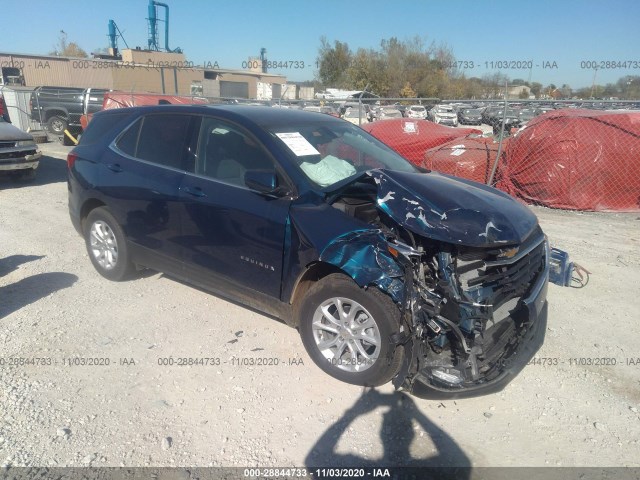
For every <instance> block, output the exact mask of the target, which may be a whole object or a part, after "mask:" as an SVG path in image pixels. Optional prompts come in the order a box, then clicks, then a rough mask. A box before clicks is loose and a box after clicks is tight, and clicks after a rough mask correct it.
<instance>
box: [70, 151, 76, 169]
mask: <svg viewBox="0 0 640 480" xmlns="http://www.w3.org/2000/svg"><path fill="white" fill-rule="evenodd" d="M76 158H78V155H76V154H75V153H73V152H70V153H69V155H67V168H68V169H69V170H71V169H72V168H73V164H74V163H76Z"/></svg>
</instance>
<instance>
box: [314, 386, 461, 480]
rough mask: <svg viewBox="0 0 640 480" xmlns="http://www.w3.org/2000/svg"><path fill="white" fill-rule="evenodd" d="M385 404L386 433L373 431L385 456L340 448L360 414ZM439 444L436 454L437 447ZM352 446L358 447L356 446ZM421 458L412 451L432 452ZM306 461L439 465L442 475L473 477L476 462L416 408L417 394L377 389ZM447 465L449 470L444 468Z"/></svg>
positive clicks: (321, 464) (365, 465) (437, 471)
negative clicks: (384, 391) (421, 435)
mask: <svg viewBox="0 0 640 480" xmlns="http://www.w3.org/2000/svg"><path fill="white" fill-rule="evenodd" d="M379 407H388V408H387V409H386V410H385V411H384V413H383V414H382V415H383V420H382V429H381V431H380V432H374V431H372V432H371V435H372V439H371V440H372V442H375V441H377V439H375V438H373V437H374V436H377V435H378V434H379V436H380V441H381V442H382V447H383V452H384V453H383V455H382V458H374V459H371V458H365V457H362V456H358V455H354V454H352V453H349V454H342V453H338V452H337V451H336V447H337V445H338V441H339V440H340V437H341V436H342V435H343V434H344V433H345V432H347V430H348V429H349V428H350V425H351V424H352V423H353V422H354V421H355V420H356V419H357V418H358V417H359V416H360V415H366V414H368V413H370V412H372V411H373V410H375V409H377V408H379ZM415 424H417V425H418V426H419V427H420V428H419V430H422V431H423V432H424V436H423V437H420V436H419V433H417V432H416V430H414V425H415ZM431 445H433V446H435V453H433V451H432V450H431ZM350 450H352V449H350ZM426 450H429V451H430V452H431V453H430V454H425V455H424V456H420V457H418V458H416V457H414V456H413V455H412V453H411V451H414V452H417V451H426ZM305 463H306V465H307V466H308V467H309V468H311V469H313V468H315V467H328V466H331V467H355V468H357V467H360V468H377V467H387V468H392V467H413V468H419V469H420V471H422V472H425V473H426V471H425V470H424V469H425V468H433V469H434V471H433V472H432V473H435V474H436V477H437V478H456V479H458V478H460V479H465V478H470V472H471V461H470V459H469V457H468V456H467V455H466V454H465V453H464V451H463V450H462V449H461V448H460V446H459V445H458V444H457V443H456V442H455V441H454V440H453V439H452V438H451V437H450V436H449V435H448V434H447V433H445V432H444V431H443V430H442V429H441V428H439V427H438V426H437V425H436V424H435V423H433V422H432V421H430V420H429V419H428V418H427V417H426V416H425V415H424V414H423V413H422V412H421V411H420V410H419V409H418V407H417V406H416V404H415V402H414V401H413V400H412V399H411V397H409V396H407V395H405V394H403V393H400V392H393V393H390V394H386V393H380V392H378V391H376V390H373V389H371V390H368V391H366V392H365V393H364V394H363V395H362V396H361V397H360V398H359V399H358V400H357V401H356V403H355V404H354V405H353V406H352V407H351V408H349V409H348V410H347V411H346V412H345V414H344V415H343V416H342V418H340V419H339V420H338V421H337V422H336V423H334V424H333V425H332V426H331V427H329V429H327V431H326V432H325V433H324V434H322V436H321V437H320V438H319V439H318V441H317V442H316V444H315V445H314V446H313V448H312V450H311V451H310V452H309V454H308V455H307V457H306V459H305ZM443 467H446V468H443Z"/></svg>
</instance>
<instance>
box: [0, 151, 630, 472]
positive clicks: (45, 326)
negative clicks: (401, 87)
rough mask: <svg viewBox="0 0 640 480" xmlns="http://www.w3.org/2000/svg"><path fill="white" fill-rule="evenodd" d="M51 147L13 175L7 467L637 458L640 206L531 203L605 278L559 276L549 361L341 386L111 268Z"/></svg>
mask: <svg viewBox="0 0 640 480" xmlns="http://www.w3.org/2000/svg"><path fill="white" fill-rule="evenodd" d="M42 149H43V151H44V152H45V155H46V156H45V157H44V158H43V160H42V163H41V169H40V172H39V178H38V179H37V181H36V182H35V183H33V184H14V183H12V182H10V181H8V180H4V179H1V180H0V205H1V208H0V245H1V247H0V358H2V360H0V362H1V364H0V416H1V420H2V421H1V422H0V465H4V466H8V465H13V466H81V465H93V466H120V465H122V466H146V465H153V466H218V465H224V466H254V465H263V466H269V465H272V466H283V465H292V466H293V465H296V466H303V465H327V466H338V465H362V464H363V463H366V462H380V463H382V464H385V465H394V464H405V465H406V464H412V465H459V466H465V465H472V466H474V467H479V466H518V465H526V466H550V465H551V466H556V465H562V466H623V465H625V466H640V444H639V441H640V440H639V439H640V413H639V410H640V347H638V343H637V342H638V339H639V338H640V322H639V321H638V319H639V315H638V310H639V308H638V307H640V295H639V293H640V291H639V289H638V285H640V215H639V214H591V213H590V214H588V213H574V212H561V211H551V210H548V209H541V208H535V209H534V211H535V213H536V214H537V215H538V216H539V218H540V221H541V223H542V226H543V228H544V230H545V231H546V233H547V234H548V235H549V237H550V239H551V241H552V244H554V245H556V246H558V247H560V248H562V249H565V250H567V251H569V252H570V254H571V257H572V259H573V260H575V261H577V262H578V263H580V264H581V265H583V266H584V267H586V268H587V269H588V270H590V271H591V272H592V275H591V282H590V283H589V285H588V286H587V287H586V288H584V289H571V288H561V287H557V286H555V285H551V286H550V289H549V302H550V318H549V328H548V331H547V338H546V343H545V345H544V347H543V348H542V350H541V351H540V352H539V357H544V358H546V359H549V360H547V361H546V362H547V363H546V365H541V364H540V365H530V366H528V367H527V368H526V369H525V371H524V372H523V373H522V374H521V375H520V376H519V377H518V378H517V379H516V380H515V381H513V382H512V383H511V384H510V385H509V386H508V387H507V388H506V389H505V390H504V391H503V392H501V393H499V394H495V395H491V396H486V397H482V398H476V399H468V400H458V401H455V402H454V401H446V402H435V401H425V400H421V399H417V398H411V397H407V396H404V395H401V394H397V393H393V389H392V388H391V387H390V386H385V387H384V388H380V389H378V390H377V391H373V392H367V393H366V394H365V393H364V392H363V390H362V389H360V388H357V387H353V386H350V385H346V384H343V383H340V382H338V381H336V380H333V379H332V378H330V377H328V376H327V375H325V374H324V373H323V372H322V371H321V370H320V369H318V368H317V367H316V366H315V365H314V364H313V363H312V362H311V360H310V358H309V357H308V356H307V355H306V353H305V351H304V348H303V347H302V344H301V341H300V339H299V337H298V333H297V332H296V331H295V330H293V329H290V328H288V327H286V326H285V325H283V324H280V323H278V322H276V321H274V320H271V319H269V318H266V317H264V316H262V315H259V314H257V313H254V312H252V311H249V310H246V309H244V308H242V307H239V306H237V305H234V304H231V303H228V302H226V301H224V300H221V299H219V298H217V297H215V296H212V295H210V294H208V293H205V292H202V291H200V290H197V289H194V288H191V287H189V286H187V285H183V284H181V283H178V282H176V281H174V280H172V279H170V278H166V277H164V276H163V275H160V274H153V273H150V274H147V275H144V276H142V277H141V278H139V279H137V280H134V281H130V282H126V283H110V282H108V281H107V280H105V279H103V278H102V277H100V276H99V275H98V274H97V273H96V272H95V271H94V269H93V267H92V266H91V263H90V261H89V259H88V258H87V254H86V252H85V249H84V244H83V242H82V240H81V238H80V237H79V236H78V235H77V234H76V232H75V230H73V228H72V226H71V223H70V221H69V218H68V212H67V188H66V163H65V161H64V159H65V158H66V152H67V151H68V150H69V148H66V147H62V146H60V145H57V144H48V145H44V146H43V148H42ZM169 357H172V358H173V359H174V360H175V361H177V359H178V358H181V357H207V358H211V359H213V360H211V362H212V363H214V364H213V365H208V366H201V365H198V366H176V365H175V364H174V365H173V366H171V365H161V364H160V363H163V362H164V363H167V362H169V360H165V359H167V358H169ZM16 358H28V359H32V358H37V359H38V360H37V362H38V363H39V364H35V365H33V364H30V365H22V366H21V365H9V363H10V361H13V362H15V359H16ZM80 358H95V359H103V360H101V361H102V362H106V361H107V360H108V362H109V363H110V364H109V365H98V366H96V365H84V366H82V365H71V366H69V365H68V364H67V363H68V361H69V359H72V363H73V362H76V361H79V360H74V359H80ZM104 359H107V360H104ZM216 359H218V360H216ZM244 359H248V360H244ZM256 359H267V363H270V364H268V365H247V364H248V363H252V362H256ZM273 359H276V360H273ZM574 359H578V360H574ZM581 359H582V360H581ZM276 361H277V362H278V365H273V363H275V362H276ZM48 362H51V364H50V365H47V363H48ZM63 362H64V364H63ZM217 362H219V364H216V363H217ZM613 362H616V364H615V365H612V363H613ZM576 363H578V364H577V365H576ZM582 363H584V364H582ZM589 364H590V365H589Z"/></svg>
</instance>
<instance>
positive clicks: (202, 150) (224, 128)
mask: <svg viewBox="0 0 640 480" xmlns="http://www.w3.org/2000/svg"><path fill="white" fill-rule="evenodd" d="M251 169H260V170H265V169H272V170H274V171H275V166H274V163H273V161H272V160H271V158H270V157H269V156H268V155H267V154H266V152H265V151H264V150H263V149H262V148H261V147H260V146H259V145H258V144H257V142H256V141H255V140H253V139H251V138H250V136H249V135H247V134H246V133H244V132H243V131H242V130H241V129H239V128H238V127H236V126H233V125H229V124H226V123H224V122H219V121H218V120H215V119H210V118H205V119H203V121H202V129H201V131H200V140H199V147H198V162H197V165H196V172H195V173H194V174H190V173H188V174H187V175H186V176H185V177H184V179H183V182H182V185H181V186H180V197H181V199H182V202H183V203H182V205H183V211H182V242H183V245H184V248H185V250H184V259H185V267H186V269H187V271H191V272H192V273H193V274H194V275H198V276H199V277H202V276H203V275H208V274H213V275H219V276H222V277H224V278H225V279H228V280H229V281H231V282H233V283H236V284H238V285H240V286H244V287H248V288H251V289H254V290H257V291H259V292H262V293H265V294H267V295H270V296H273V297H276V298H279V297H280V283H281V278H282V255H283V249H284V235H285V226H286V222H287V217H288V213H289V205H290V201H289V200H288V199H284V198H273V197H270V196H267V195H263V194H259V193H257V192H254V191H251V190H249V189H248V188H247V187H246V186H244V185H243V176H244V175H243V172H245V171H247V170H251Z"/></svg>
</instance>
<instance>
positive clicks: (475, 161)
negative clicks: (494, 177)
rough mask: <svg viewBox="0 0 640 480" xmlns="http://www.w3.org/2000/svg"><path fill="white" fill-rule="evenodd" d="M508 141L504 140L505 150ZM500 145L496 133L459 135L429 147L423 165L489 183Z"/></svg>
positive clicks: (503, 149) (430, 168)
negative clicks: (484, 135)
mask: <svg viewBox="0 0 640 480" xmlns="http://www.w3.org/2000/svg"><path fill="white" fill-rule="evenodd" d="M508 143H509V139H508V138H505V139H504V140H503V141H502V151H503V152H504V151H505V148H507V145H508ZM498 145H499V144H498V141H497V140H496V139H494V138H493V136H490V137H479V136H477V135H471V136H468V137H464V138H456V139H455V140H451V141H450V142H447V143H445V144H443V145H440V146H439V147H435V148H431V149H429V150H427V151H426V152H425V154H424V163H423V166H424V167H425V168H428V169H429V170H436V171H438V172H442V173H447V174H449V175H454V176H456V177H461V178H466V179H468V180H473V181H474V182H479V183H485V184H486V183H487V182H488V181H489V178H490V177H491V170H492V168H493V164H494V162H495V158H496V156H497V155H498Z"/></svg>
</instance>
